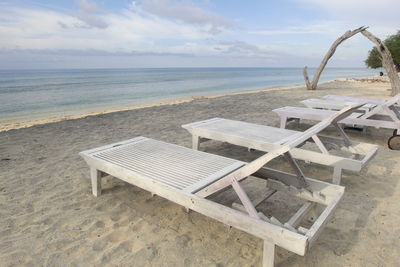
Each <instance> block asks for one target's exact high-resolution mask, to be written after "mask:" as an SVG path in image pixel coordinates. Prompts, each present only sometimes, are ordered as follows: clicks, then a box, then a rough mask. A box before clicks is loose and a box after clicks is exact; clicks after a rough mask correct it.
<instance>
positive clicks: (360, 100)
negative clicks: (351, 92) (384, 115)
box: [322, 94, 400, 106]
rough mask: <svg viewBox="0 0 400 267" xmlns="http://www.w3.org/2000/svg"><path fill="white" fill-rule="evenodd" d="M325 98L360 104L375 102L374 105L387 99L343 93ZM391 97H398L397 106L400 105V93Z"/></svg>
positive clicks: (325, 97)
mask: <svg viewBox="0 0 400 267" xmlns="http://www.w3.org/2000/svg"><path fill="white" fill-rule="evenodd" d="M322 98H323V99H330V100H338V101H347V102H353V103H359V104H363V103H366V104H373V105H383V104H385V103H386V101H387V100H381V99H372V98H366V97H354V96H343V95H326V96H323V97H322ZM391 99H397V101H396V103H397V104H396V106H399V105H400V94H397V95H395V96H393V97H391V98H389V99H388V100H391Z"/></svg>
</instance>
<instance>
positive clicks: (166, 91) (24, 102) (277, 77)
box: [0, 68, 377, 123]
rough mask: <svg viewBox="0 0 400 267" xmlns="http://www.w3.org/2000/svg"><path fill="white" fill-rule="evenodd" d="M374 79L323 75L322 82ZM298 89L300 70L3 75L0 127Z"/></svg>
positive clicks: (351, 73) (347, 72)
mask: <svg viewBox="0 0 400 267" xmlns="http://www.w3.org/2000/svg"><path fill="white" fill-rule="evenodd" d="M309 71H310V72H311V73H312V72H313V69H310V70H309ZM376 74H377V71H376V70H369V69H361V68H360V69H326V70H325V71H324V73H323V76H322V77H321V81H328V80H332V79H335V78H347V77H367V76H372V75H376ZM303 83H304V81H303V76H302V69H300V68H190V69H96V70H87V69H86V70H9V71H4V70H2V71H0V123H4V122H10V121H20V120H29V119H32V118H46V117H51V116H61V115H70V114H77V113H84V112H88V111H101V110H105V109H110V108H116V107H126V106H134V105H143V104H151V103H158V102H161V101H166V100H172V99H179V98H188V97H192V96H207V95H213V94H218V93H228V92H235V91H241V90H250V89H260V88H265V87H273V86H284V85H292V84H303Z"/></svg>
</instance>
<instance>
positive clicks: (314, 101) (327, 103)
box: [300, 94, 400, 122]
mask: <svg viewBox="0 0 400 267" xmlns="http://www.w3.org/2000/svg"><path fill="white" fill-rule="evenodd" d="M337 97H338V96H335V95H326V96H325V97H323V98H322V99H318V98H310V99H305V100H302V101H300V102H301V103H303V104H304V105H305V106H306V107H308V108H316V109H328V110H340V109H342V108H344V107H345V106H349V105H356V104H364V105H363V107H361V108H360V109H359V111H360V112H363V113H364V114H363V115H362V116H361V117H359V118H363V119H364V118H365V119H368V118H371V117H372V116H374V115H381V116H388V117H389V118H390V119H392V120H393V121H394V122H400V109H399V106H398V105H397V103H399V102H400V94H397V95H395V96H393V97H391V98H389V99H388V100H382V101H379V100H367V99H365V98H354V97H343V96H342V97H339V98H337ZM351 99H352V100H354V101H351ZM362 100H366V101H365V102H361V101H362ZM368 101H369V102H368Z"/></svg>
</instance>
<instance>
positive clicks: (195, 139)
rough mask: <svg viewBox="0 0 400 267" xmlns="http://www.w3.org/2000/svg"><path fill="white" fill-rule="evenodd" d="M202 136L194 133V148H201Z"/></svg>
mask: <svg viewBox="0 0 400 267" xmlns="http://www.w3.org/2000/svg"><path fill="white" fill-rule="evenodd" d="M199 146H200V137H199V136H198V135H192V148H193V149H194V150H199Z"/></svg>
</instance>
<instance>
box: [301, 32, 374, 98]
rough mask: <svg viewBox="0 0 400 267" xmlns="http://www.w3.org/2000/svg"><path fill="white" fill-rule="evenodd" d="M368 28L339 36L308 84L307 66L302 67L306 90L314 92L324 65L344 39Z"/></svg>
mask: <svg viewBox="0 0 400 267" xmlns="http://www.w3.org/2000/svg"><path fill="white" fill-rule="evenodd" d="M367 28H368V27H364V26H362V27H360V28H358V29H355V30H352V31H347V32H345V33H344V34H343V35H342V36H340V37H339V38H338V39H337V40H336V41H335V42H334V43H333V44H332V46H331V47H330V48H329V50H328V53H326V55H325V57H324V58H323V59H322V61H321V64H320V65H319V67H318V69H317V70H316V71H315V74H314V77H313V80H312V82H310V80H309V78H308V74H307V66H306V67H304V70H303V75H304V80H305V82H306V86H307V89H308V90H316V89H317V84H318V81H319V78H320V76H321V73H322V71H323V70H324V68H325V66H326V64H327V63H328V60H329V59H330V58H331V57H332V56H333V54H334V53H335V51H336V48H337V47H338V46H339V45H340V44H341V43H342V42H343V41H345V40H346V39H349V38H350V37H352V36H353V35H355V34H357V33H359V32H363V31H365V30H366V29H367Z"/></svg>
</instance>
